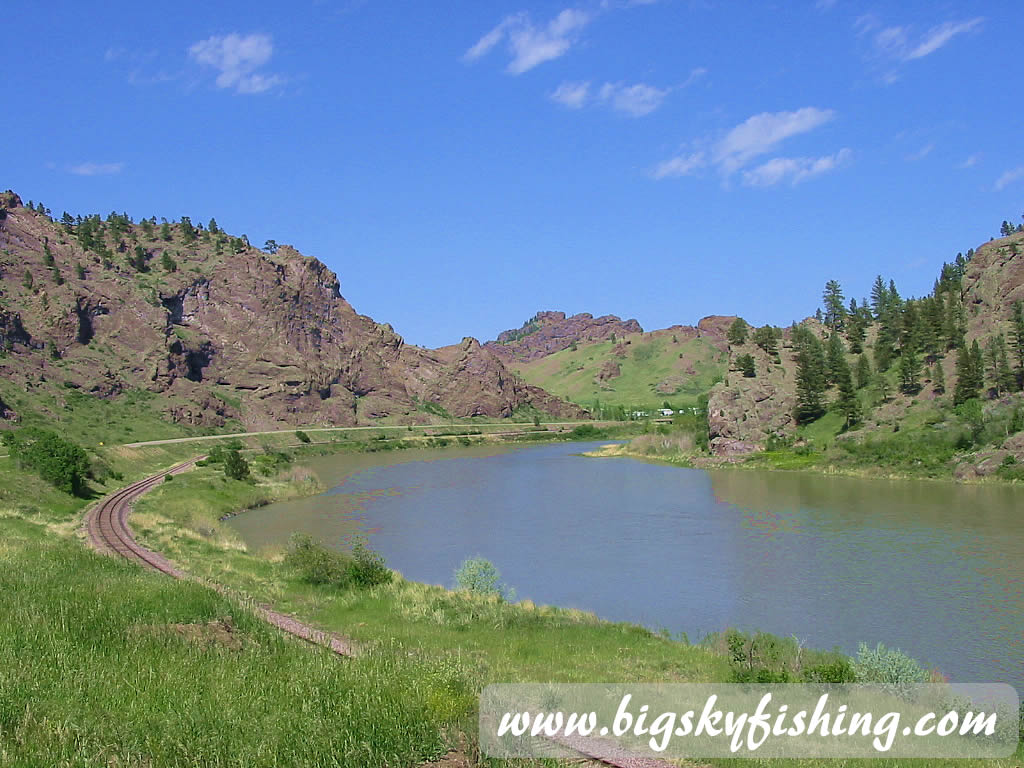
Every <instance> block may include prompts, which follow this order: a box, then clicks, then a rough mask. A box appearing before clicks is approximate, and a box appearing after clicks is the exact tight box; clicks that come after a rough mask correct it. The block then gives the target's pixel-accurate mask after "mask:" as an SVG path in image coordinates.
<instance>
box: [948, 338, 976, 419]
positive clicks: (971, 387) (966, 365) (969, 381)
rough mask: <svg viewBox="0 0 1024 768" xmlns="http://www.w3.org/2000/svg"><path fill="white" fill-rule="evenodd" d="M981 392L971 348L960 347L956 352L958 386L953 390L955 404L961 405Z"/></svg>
mask: <svg viewBox="0 0 1024 768" xmlns="http://www.w3.org/2000/svg"><path fill="white" fill-rule="evenodd" d="M980 394H981V387H980V386H979V385H978V382H977V377H976V376H975V373H974V360H973V358H972V356H971V350H969V349H968V348H967V347H966V346H964V347H960V349H959V350H957V353H956V388H955V389H954V390H953V405H961V404H963V403H966V402H967V401H968V400H971V399H974V398H977V397H978V396H979V395H980Z"/></svg>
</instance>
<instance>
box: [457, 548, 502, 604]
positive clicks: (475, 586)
mask: <svg viewBox="0 0 1024 768" xmlns="http://www.w3.org/2000/svg"><path fill="white" fill-rule="evenodd" d="M455 585H456V587H458V588H459V589H464V590H466V591H467V592H472V593H473V594H474V595H497V596H498V597H500V598H507V597H509V594H508V588H507V587H506V586H505V585H504V584H502V583H501V572H500V571H499V570H498V569H497V567H496V566H495V565H494V563H492V562H491V561H490V560H487V559H485V558H483V557H470V558H468V559H466V560H464V561H463V563H462V565H460V566H459V567H458V568H456V569H455Z"/></svg>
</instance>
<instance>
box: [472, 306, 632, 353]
mask: <svg viewBox="0 0 1024 768" xmlns="http://www.w3.org/2000/svg"><path fill="white" fill-rule="evenodd" d="M630 333H643V328H641V327H640V323H638V322H637V321H636V320H622V319H621V318H618V317H616V316H615V315H603V316H602V317H594V316H593V315H591V314H588V313H586V312H583V313H581V314H578V315H573V316H572V317H566V316H565V313H564V312H538V313H537V314H536V315H534V316H533V317H532V318H530V319H529V320H527V321H526V322H525V323H524V324H523V326H522V327H521V328H518V329H516V330H510V331H503V332H502V333H500V334H498V338H497V339H496V340H495V341H488V342H487V343H486V344H485V345H484V346H485V347H486V348H487V349H489V350H491V351H492V352H493V353H494V354H495V355H497V356H498V357H499V358H501V359H502V360H504V361H505V362H512V361H518V362H521V363H528V362H530V361H531V360H536V359H537V358H539V357H546V356H547V355H550V354H553V353H555V352H560V351H561V350H563V349H568V348H569V347H570V346H572V345H573V344H586V343H589V342H592V341H604V340H605V339H609V338H611V337H612V336H613V335H615V336H625V335H626V334H630Z"/></svg>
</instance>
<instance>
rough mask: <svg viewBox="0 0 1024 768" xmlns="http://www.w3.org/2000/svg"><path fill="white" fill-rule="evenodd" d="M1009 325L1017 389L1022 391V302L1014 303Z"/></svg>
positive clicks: (1023, 333)
mask: <svg viewBox="0 0 1024 768" xmlns="http://www.w3.org/2000/svg"><path fill="white" fill-rule="evenodd" d="M1010 323H1011V327H1010V348H1011V349H1012V350H1013V357H1014V359H1015V360H1016V361H1017V388H1018V389H1024V302H1022V301H1018V302H1016V303H1014V305H1013V313H1012V314H1011V316H1010Z"/></svg>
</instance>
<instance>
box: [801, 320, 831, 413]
mask: <svg viewBox="0 0 1024 768" xmlns="http://www.w3.org/2000/svg"><path fill="white" fill-rule="evenodd" d="M825 389H826V382H825V353H824V350H823V349H822V346H821V342H820V341H818V339H817V337H815V336H814V335H813V334H811V333H807V334H806V336H805V337H804V338H803V339H802V342H801V344H800V349H799V351H798V352H797V357H796V409H795V413H794V417H795V419H796V421H797V423H798V424H806V423H808V422H811V421H814V420H815V419H817V418H819V417H821V416H822V415H823V414H824V413H825V405H824V401H823V399H822V396H823V395H824V393H825Z"/></svg>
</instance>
